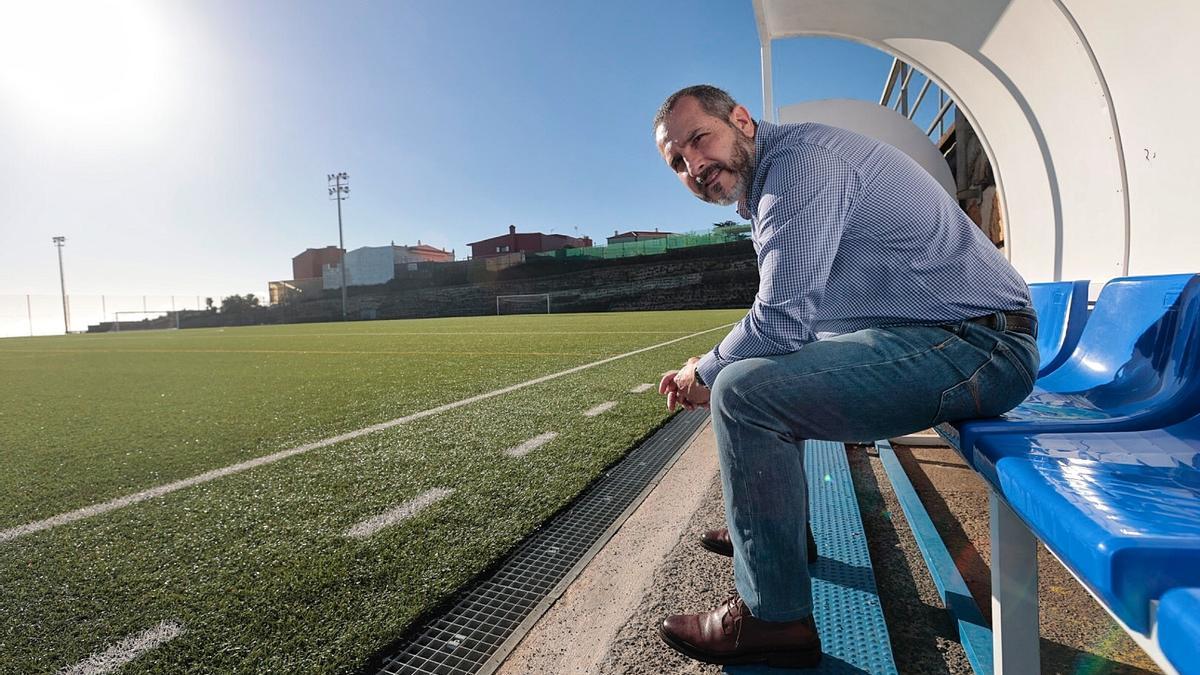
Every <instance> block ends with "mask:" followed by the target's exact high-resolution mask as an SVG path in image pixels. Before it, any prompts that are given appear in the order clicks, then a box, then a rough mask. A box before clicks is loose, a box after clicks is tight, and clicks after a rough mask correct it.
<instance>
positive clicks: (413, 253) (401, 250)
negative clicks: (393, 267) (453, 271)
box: [392, 239, 454, 265]
mask: <svg viewBox="0 0 1200 675" xmlns="http://www.w3.org/2000/svg"><path fill="white" fill-rule="evenodd" d="M392 247H393V248H394V249H395V252H396V253H395V255H396V264H397V265H402V264H404V263H418V262H454V251H447V250H446V249H443V248H438V247H436V246H430V245H429V244H422V243H421V240H420V239H418V240H417V245H416V246H396V242H392Z"/></svg>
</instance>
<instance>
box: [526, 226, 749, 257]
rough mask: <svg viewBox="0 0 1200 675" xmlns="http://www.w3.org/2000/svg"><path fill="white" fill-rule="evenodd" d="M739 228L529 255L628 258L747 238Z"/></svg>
mask: <svg viewBox="0 0 1200 675" xmlns="http://www.w3.org/2000/svg"><path fill="white" fill-rule="evenodd" d="M744 238H745V235H744V234H742V233H740V232H737V231H735V232H706V233H703V234H701V233H689V234H671V235H667V236H666V237H658V238H656V239H644V240H641V241H630V242H625V243H621V244H609V245H608V246H588V247H585V248H563V249H559V250H557V251H543V252H541V253H531V254H526V255H533V256H541V257H544V258H629V257H632V256H638V255H656V254H659V253H666V252H667V251H669V250H671V249H676V248H688V247H691V246H711V245H713V244H726V243H729V242H731V241H737V240H739V239H744Z"/></svg>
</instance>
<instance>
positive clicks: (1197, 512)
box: [976, 415, 1200, 635]
mask: <svg viewBox="0 0 1200 675" xmlns="http://www.w3.org/2000/svg"><path fill="white" fill-rule="evenodd" d="M976 464H977V465H976V468H977V469H978V470H979V473H980V474H982V475H983V477H984V478H985V479H987V481H988V482H989V483H991V484H992V486H993V488H994V489H995V490H996V492H997V493H998V494H1000V495H1001V496H1002V497H1003V498H1004V499H1005V500H1006V501H1007V502H1008V504H1009V505H1010V506H1011V507H1012V509H1013V511H1014V512H1016V514H1017V515H1018V516H1020V517H1021V519H1022V520H1023V521H1024V522H1025V523H1026V524H1027V525H1028V526H1029V528H1030V529H1031V530H1032V531H1033V532H1034V534H1036V535H1037V537H1038V538H1039V539H1041V540H1042V541H1043V542H1045V544H1046V546H1047V547H1049V548H1050V550H1052V551H1054V553H1055V554H1056V555H1058V557H1059V558H1060V559H1061V560H1062V561H1063V562H1064V563H1065V564H1066V565H1067V566H1068V567H1070V568H1071V570H1072V571H1074V572H1075V574H1076V575H1077V576H1078V577H1079V578H1080V579H1081V580H1083V582H1084V583H1085V584H1087V586H1088V587H1089V588H1091V590H1092V591H1093V592H1094V593H1095V594H1096V595H1097V596H1098V597H1100V598H1101V599H1102V600H1103V601H1104V603H1105V604H1106V605H1107V606H1108V607H1109V608H1110V609H1111V610H1112V611H1113V613H1114V614H1116V615H1117V616H1118V617H1120V618H1121V620H1122V621H1124V622H1125V624H1126V625H1128V626H1129V627H1131V628H1133V629H1134V630H1137V631H1139V632H1142V633H1147V632H1148V631H1149V624H1150V601H1151V600H1156V599H1158V598H1160V597H1162V595H1163V594H1164V593H1166V592H1167V591H1169V590H1170V589H1172V588H1177V587H1200V415H1198V416H1196V417H1194V418H1192V419H1190V420H1188V421H1186V422H1183V423H1180V424H1177V425H1174V426H1172V427H1169V428H1167V429H1159V430H1153V431H1133V432H1121V433H1099V434H1039V435H1034V436H1013V435H1007V434H999V435H990V436H985V437H982V438H980V439H979V445H978V446H977V447H976ZM1193 635H1197V634H1195V633H1194V634H1193Z"/></svg>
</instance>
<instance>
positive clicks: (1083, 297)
mask: <svg viewBox="0 0 1200 675" xmlns="http://www.w3.org/2000/svg"><path fill="white" fill-rule="evenodd" d="M1029 295H1030V296H1031V298H1032V299H1033V309H1034V311H1036V312H1037V315H1038V353H1039V354H1040V355H1041V357H1042V367H1041V370H1039V371H1038V377H1044V376H1045V375H1047V374H1049V373H1051V372H1053V371H1054V369H1056V368H1058V367H1059V366H1061V365H1062V364H1063V363H1065V362H1066V360H1067V357H1069V356H1070V355H1071V353H1072V352H1073V351H1075V345H1077V344H1079V336H1080V335H1081V334H1082V333H1083V325H1084V324H1085V323H1087V301H1088V282H1087V281H1052V282H1049V283H1044V284H1029Z"/></svg>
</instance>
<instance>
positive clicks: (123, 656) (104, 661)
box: [58, 621, 183, 675]
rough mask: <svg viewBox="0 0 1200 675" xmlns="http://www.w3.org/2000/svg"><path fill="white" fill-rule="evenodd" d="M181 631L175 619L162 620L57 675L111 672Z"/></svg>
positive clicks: (181, 628)
mask: <svg viewBox="0 0 1200 675" xmlns="http://www.w3.org/2000/svg"><path fill="white" fill-rule="evenodd" d="M182 632H183V624H181V623H179V622H177V621H163V622H162V623H160V624H158V625H157V626H154V627H153V628H147V629H146V630H144V631H142V632H140V633H134V634H133V635H130V636H128V637H126V638H125V639H124V640H121V641H120V642H118V643H117V644H115V645H113V646H111V647H109V648H108V649H105V650H104V651H102V652H96V653H95V654H92V655H91V656H89V657H87V658H86V659H84V660H82V661H80V662H79V663H76V664H75V665H73V666H71V667H70V668H63V669H62V670H60V671H58V673H59V675H100V673H112V672H115V671H116V670H118V669H119V668H120V667H121V666H123V665H125V664H126V663H129V662H130V661H132V660H134V659H136V658H137V657H139V656H141V655H142V654H145V653H146V652H148V651H150V650H151V649H154V648H155V647H158V646H160V645H162V644H164V643H166V642H169V641H171V640H174V639H175V638H177V637H179V634H180V633H182Z"/></svg>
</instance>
